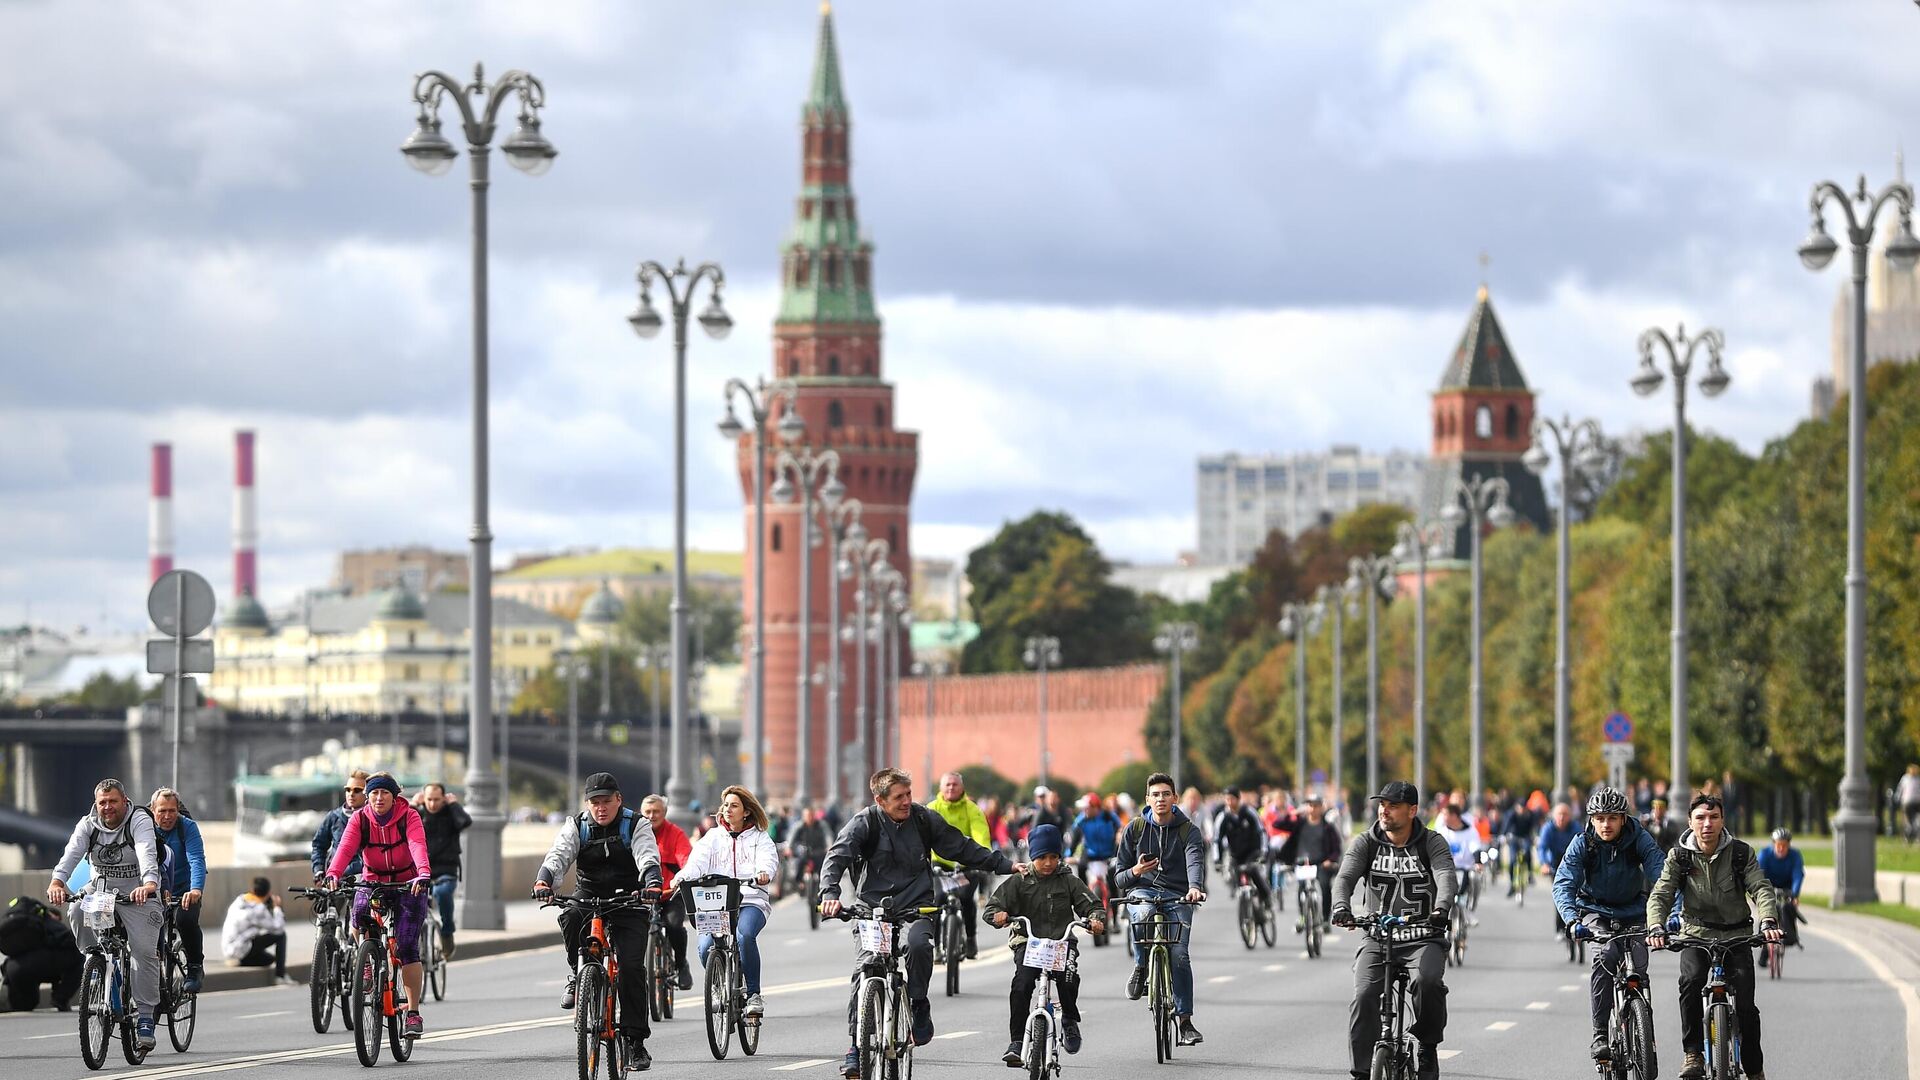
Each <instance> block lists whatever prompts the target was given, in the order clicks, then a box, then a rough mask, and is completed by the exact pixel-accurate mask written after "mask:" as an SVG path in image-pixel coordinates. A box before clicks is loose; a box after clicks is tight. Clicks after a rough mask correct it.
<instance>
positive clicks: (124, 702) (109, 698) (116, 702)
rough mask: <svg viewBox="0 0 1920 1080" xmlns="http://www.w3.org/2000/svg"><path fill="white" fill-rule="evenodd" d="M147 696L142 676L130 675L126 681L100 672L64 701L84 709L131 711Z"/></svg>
mask: <svg viewBox="0 0 1920 1080" xmlns="http://www.w3.org/2000/svg"><path fill="white" fill-rule="evenodd" d="M145 695H146V690H145V689H144V688H142V686H141V685H140V676H138V675H128V676H127V677H126V678H124V679H116V678H114V677H113V674H112V673H111V672H106V671H98V672H95V673H94V674H93V675H92V677H90V678H88V679H87V681H86V682H85V683H83V684H81V686H80V689H78V690H75V691H72V692H71V693H68V694H66V695H64V699H65V701H67V702H68V703H70V704H73V705H78V706H80V707H82V708H86V709H99V710H101V711H107V710H118V709H130V708H132V707H133V706H135V705H138V704H140V699H141V698H142V697H144V696H145Z"/></svg>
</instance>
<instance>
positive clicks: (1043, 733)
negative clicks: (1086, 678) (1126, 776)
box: [1020, 634, 1180, 791]
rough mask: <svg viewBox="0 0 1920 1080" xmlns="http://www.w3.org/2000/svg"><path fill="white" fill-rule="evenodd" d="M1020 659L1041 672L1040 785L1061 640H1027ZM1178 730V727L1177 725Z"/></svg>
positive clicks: (1176, 771) (1176, 774)
mask: <svg viewBox="0 0 1920 1080" xmlns="http://www.w3.org/2000/svg"><path fill="white" fill-rule="evenodd" d="M1020 659H1021V660H1023V661H1025V662H1026V665H1027V666H1028V667H1030V668H1035V669H1037V670H1038V671H1039V672H1040V781H1039V782H1040V783H1042V784H1045V783H1046V782H1047V766H1048V765H1049V764H1051V763H1052V762H1051V760H1050V759H1051V757H1052V753H1051V751H1049V750H1048V749H1047V669H1048V668H1056V667H1059V666H1060V639H1059V638H1057V637H1054V636H1053V635H1051V634H1035V635H1033V636H1032V637H1029V638H1028V639H1027V645H1026V648H1024V649H1022V650H1021V652H1020ZM1175 727H1176V728H1177V727H1178V725H1177V724H1176V725H1175ZM1173 745H1174V752H1175V753H1176V754H1177V753H1178V752H1179V746H1180V736H1178V735H1175V736H1174V737H1173ZM1173 790H1175V791H1179V790H1180V764H1179V761H1178V759H1176V760H1175V762H1174V767H1173Z"/></svg>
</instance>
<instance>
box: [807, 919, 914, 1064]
mask: <svg viewBox="0 0 1920 1080" xmlns="http://www.w3.org/2000/svg"><path fill="white" fill-rule="evenodd" d="M939 911H940V909H939V908H937V907H917V908H910V909H908V910H906V911H903V912H898V913H895V912H890V911H888V910H886V909H885V908H881V909H878V910H876V909H874V908H870V907H868V906H867V905H865V904H852V905H847V906H843V907H842V908H841V909H840V914H839V915H836V916H833V918H837V919H839V920H841V921H843V922H851V923H853V924H854V936H855V938H857V939H858V941H859V943H860V971H861V977H860V996H859V1003H860V1004H859V1009H858V1011H857V1012H856V1013H855V1014H854V1015H855V1017H856V1023H855V1025H854V1040H853V1045H854V1048H855V1049H856V1050H858V1051H859V1055H860V1075H861V1077H862V1078H863V1080H911V1078H912V1076H913V1010H912V1009H911V1008H909V1007H908V1003H907V976H906V972H905V971H903V970H902V968H901V964H900V956H901V952H902V950H901V946H900V936H901V931H902V930H904V929H906V928H907V927H909V926H911V925H912V924H914V923H916V922H918V921H920V920H921V919H925V918H930V917H932V916H934V915H936V914H938V913H939Z"/></svg>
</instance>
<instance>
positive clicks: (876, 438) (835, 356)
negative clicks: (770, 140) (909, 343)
mask: <svg viewBox="0 0 1920 1080" xmlns="http://www.w3.org/2000/svg"><path fill="white" fill-rule="evenodd" d="M800 121H801V131H802V135H801V170H800V195H799V198H798V200H797V201H796V203H795V207H794V220H793V226H792V229H791V230H790V231H789V233H788V235H787V238H786V240H785V242H784V243H782V244H781V248H780V256H781V258H780V281H781V298H780V311H779V314H778V315H777V316H776V317H775V319H774V325H773V373H774V376H775V377H776V378H783V379H792V380H793V381H794V382H795V383H796V384H797V385H798V387H799V391H798V395H797V402H796V405H795V407H796V408H797V409H798V410H799V413H800V418H801V419H802V420H804V421H805V422H806V436H805V437H804V438H803V439H802V440H801V441H800V443H799V444H797V445H796V446H795V447H794V449H795V450H796V451H797V450H800V449H803V448H809V449H812V450H815V451H819V450H824V449H827V448H831V449H833V450H834V451H836V452H837V453H838V454H839V456H840V480H841V482H842V483H843V484H845V485H846V489H847V495H848V496H849V497H851V498H855V499H858V500H860V503H861V506H862V517H861V521H862V524H863V525H864V526H865V528H866V530H867V533H868V535H869V536H871V537H873V538H875V539H878V540H884V541H886V543H887V545H888V548H889V554H888V561H889V562H890V563H891V565H892V566H893V567H894V568H895V569H896V570H898V571H899V572H900V573H901V574H902V575H903V576H905V577H907V578H908V580H909V581H911V577H912V567H913V559H912V553H911V551H909V550H908V539H907V527H908V522H909V518H910V505H911V502H912V498H913V480H914V474H915V471H916V469H917V467H918V464H919V454H920V450H919V435H918V433H916V432H911V431H901V430H899V429H898V428H896V427H895V426H894V419H895V418H894V399H893V384H891V383H889V382H887V381H885V380H884V379H883V378H882V377H881V365H880V316H879V314H878V313H877V311H876V309H875V307H874V301H873V244H872V243H870V242H869V241H868V240H867V239H866V237H865V236H864V234H863V233H862V232H861V229H860V217H859V214H858V212H857V208H856V204H855V202H854V197H853V189H852V187H851V185H850V184H849V181H848V178H849V170H850V162H851V161H852V146H851V141H852V124H851V119H850V116H849V113H848V110H847V100H846V96H845V93H844V90H843V84H842V82H841V78H840V56H839V51H838V47H837V45H836V43H835V40H834V32H833V15H832V12H831V11H830V10H828V9H826V8H825V7H823V8H822V10H821V13H820V32H819V41H818V44H817V46H816V48H815V52H814V62H813V80H812V83H811V85H810V87H809V92H808V94H807V100H806V103H805V104H804V105H803V106H802V107H801V110H800ZM778 442H779V440H778V439H776V438H774V437H773V433H772V432H771V431H769V432H768V433H767V438H766V439H765V443H766V445H767V446H768V447H769V458H771V453H772V450H771V448H772V447H774V446H775V445H776V444H778ZM739 455H740V482H741V491H742V496H743V499H744V501H745V503H746V514H745V519H746V532H747V535H746V551H747V559H746V565H747V566H749V567H751V566H752V565H753V563H752V560H753V552H754V550H755V548H756V547H757V546H758V542H759V536H758V533H759V530H758V529H756V528H755V525H756V524H757V523H756V522H755V521H754V520H753V503H752V492H753V468H754V463H753V459H752V453H751V437H750V436H748V435H743V436H742V437H741V439H740V445H739ZM763 467H765V468H767V485H768V487H769V488H771V487H772V485H773V483H774V481H775V479H776V477H775V476H774V474H773V471H772V469H771V467H770V461H769V463H768V464H767V465H763ZM807 535H808V534H807V530H806V529H805V528H804V527H803V524H802V522H801V521H800V507H799V502H798V500H796V501H795V502H793V503H791V504H788V505H781V504H778V503H774V502H772V501H771V500H769V502H768V505H767V528H766V546H767V554H766V571H767V572H766V580H767V597H766V622H767V640H766V679H767V685H766V688H765V689H766V718H765V719H766V726H767V744H768V755H767V761H766V769H765V772H766V784H767V790H768V791H769V792H771V793H772V794H773V795H774V797H775V798H782V797H785V796H787V795H789V794H791V793H792V792H793V790H794V784H795V781H796V779H797V777H798V770H797V767H796V756H795V751H796V749H797V741H796V740H797V735H798V731H799V727H798V723H799V693H800V683H799V680H800V677H801V672H800V655H799V654H800V633H802V632H805V633H806V634H808V635H809V637H810V639H811V651H812V659H813V662H814V664H815V665H816V667H824V665H825V664H826V661H827V657H828V652H827V650H828V647H829V645H830V644H833V643H830V642H829V641H828V636H827V610H828V608H827V605H828V592H827V590H828V589H830V588H835V587H838V588H840V589H841V590H842V591H841V598H840V610H841V612H842V614H843V616H844V617H845V621H846V622H847V623H851V622H852V618H853V611H854V602H853V587H852V585H851V584H849V583H845V582H840V583H838V584H837V586H836V581H837V579H836V577H835V575H834V574H832V573H831V572H830V571H831V570H832V568H833V564H832V562H831V561H830V553H829V552H828V551H827V549H826V547H825V546H824V545H822V546H818V547H811V548H810V547H809V545H808V544H807V543H806V537H807ZM803 555H804V558H803ZM803 566H804V570H803ZM803 572H805V573H808V574H810V575H812V580H811V584H810V600H811V606H812V608H813V610H812V611H811V612H809V613H807V615H806V617H805V618H804V619H803V618H802V617H801V613H800V610H799V608H800V597H799V589H800V574H801V573H803ZM753 602H754V597H753V582H752V575H751V574H748V575H747V582H746V588H745V590H744V596H743V599H742V606H743V610H744V611H745V612H746V624H745V625H746V632H747V633H748V634H749V635H750V634H751V633H752V625H753V624H752V613H753ZM803 626H804V631H803V629H802V628H803ZM905 651H906V647H905V644H904V642H903V644H902V652H903V653H904V652H905ZM841 668H842V671H843V672H844V673H845V674H844V685H843V690H842V693H841V695H840V697H841V716H840V724H839V726H838V727H837V728H834V727H832V726H830V724H829V722H828V720H827V717H826V687H825V685H824V681H825V680H824V678H821V679H817V680H816V679H810V680H809V683H808V685H809V686H810V687H811V688H812V689H811V693H812V695H813V696H812V707H811V715H812V717H813V723H812V725H811V732H812V739H811V744H812V745H811V752H810V753H809V754H808V761H809V762H810V768H809V780H808V783H807V788H808V792H809V794H810V795H812V796H813V797H816V798H817V797H819V796H820V794H821V793H822V792H824V791H825V790H826V786H825V777H826V763H827V762H828V761H830V760H838V759H840V756H841V748H842V747H843V746H845V745H847V744H850V743H852V742H853V740H854V728H853V723H854V706H853V703H854V701H855V699H856V696H857V693H858V690H857V687H856V686H855V684H854V660H853V650H852V649H851V648H850V647H849V648H847V649H846V651H845V652H844V654H843V660H842V664H841ZM869 676H870V677H872V676H874V672H873V671H872V670H871V668H869ZM877 685H878V683H877V680H876V681H873V682H872V683H871V684H870V685H869V688H868V699H869V701H871V700H873V697H874V693H873V687H874V686H877ZM749 692H751V691H749ZM871 743H872V736H871V735H869V745H871ZM858 771H859V770H858V769H853V770H850V771H849V772H847V773H845V774H843V775H846V776H849V777H853V776H855V774H856V773H858ZM859 779H861V780H863V779H864V776H861V777H859Z"/></svg>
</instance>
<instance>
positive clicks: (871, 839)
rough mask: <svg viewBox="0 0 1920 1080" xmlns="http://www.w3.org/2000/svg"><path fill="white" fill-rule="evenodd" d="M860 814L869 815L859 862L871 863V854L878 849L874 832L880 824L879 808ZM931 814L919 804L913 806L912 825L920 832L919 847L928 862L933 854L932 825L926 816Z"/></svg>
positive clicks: (878, 840) (871, 807)
mask: <svg viewBox="0 0 1920 1080" xmlns="http://www.w3.org/2000/svg"><path fill="white" fill-rule="evenodd" d="M861 812H862V813H864V814H869V815H871V817H870V818H869V820H868V821H867V839H866V841H865V842H864V843H862V844H861V845H860V861H861V862H862V863H866V862H870V861H872V859H873V853H874V852H876V851H878V850H879V849H880V834H879V832H877V831H876V830H877V828H878V826H879V824H880V816H881V815H880V808H879V807H877V806H870V807H868V808H867V809H865V810H863V811H861ZM931 813H933V811H931V810H929V809H927V808H926V807H924V806H921V805H920V804H919V803H915V804H913V824H914V827H915V828H917V829H918V830H919V831H920V845H921V846H922V847H924V848H926V849H927V858H928V860H929V861H931V859H932V858H933V856H934V854H935V852H934V850H933V823H932V822H931V821H928V820H927V815H929V814H931Z"/></svg>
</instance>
